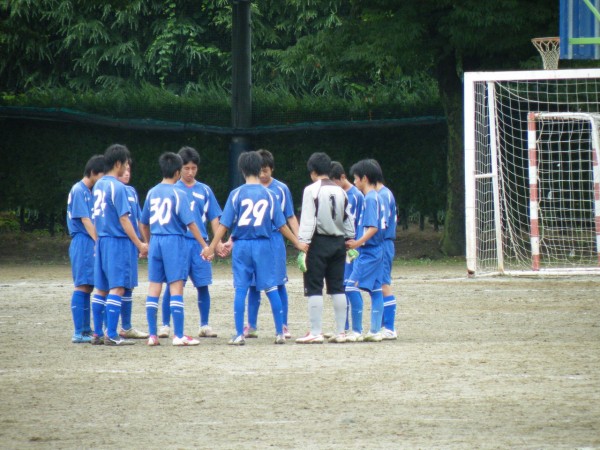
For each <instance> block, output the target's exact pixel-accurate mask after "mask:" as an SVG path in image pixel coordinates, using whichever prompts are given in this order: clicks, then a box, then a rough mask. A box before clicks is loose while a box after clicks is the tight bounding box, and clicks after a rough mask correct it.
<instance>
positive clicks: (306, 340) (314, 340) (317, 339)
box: [296, 332, 325, 344]
mask: <svg viewBox="0 0 600 450" xmlns="http://www.w3.org/2000/svg"><path fill="white" fill-rule="evenodd" d="M324 341H325V339H323V335H322V334H319V335H317V336H315V335H314V334H310V332H308V333H306V335H305V336H303V337H301V338H298V339H296V344H322V343H323V342H324Z"/></svg>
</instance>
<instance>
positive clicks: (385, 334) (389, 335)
mask: <svg viewBox="0 0 600 450" xmlns="http://www.w3.org/2000/svg"><path fill="white" fill-rule="evenodd" d="M381 337H382V338H383V340H384V341H393V340H395V339H398V333H396V332H395V331H394V330H388V329H387V328H382V329H381Z"/></svg>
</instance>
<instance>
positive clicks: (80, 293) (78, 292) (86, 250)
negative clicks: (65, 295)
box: [69, 233, 94, 344]
mask: <svg viewBox="0 0 600 450" xmlns="http://www.w3.org/2000/svg"><path fill="white" fill-rule="evenodd" d="M69 257H70V260H71V271H72V274H73V285H74V286H75V288H74V289H73V293H72V295H71V317H72V319H73V329H74V332H73V336H72V338H71V342H73V343H77V344H79V343H86V342H91V340H92V337H91V333H90V332H91V328H90V316H89V314H90V310H89V307H90V293H91V292H92V290H93V284H94V240H93V239H92V238H90V237H89V236H86V235H83V234H81V233H79V234H77V235H76V236H75V237H74V238H73V239H72V240H71V244H70V245H69ZM86 304H87V309H86ZM86 313H87V320H86Z"/></svg>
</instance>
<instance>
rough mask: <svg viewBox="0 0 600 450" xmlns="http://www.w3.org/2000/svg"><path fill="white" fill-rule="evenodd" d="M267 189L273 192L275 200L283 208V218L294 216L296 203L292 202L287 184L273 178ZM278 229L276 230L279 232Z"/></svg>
mask: <svg viewBox="0 0 600 450" xmlns="http://www.w3.org/2000/svg"><path fill="white" fill-rule="evenodd" d="M267 189H268V190H270V191H271V193H272V194H273V196H274V197H275V200H276V201H277V203H279V205H280V206H281V211H282V212H283V217H285V218H286V219H288V218H289V217H292V216H293V215H294V202H293V200H292V193H291V192H290V189H289V188H288V187H287V185H286V184H285V183H282V182H281V181H279V180H277V179H275V178H273V179H271V184H269V186H267ZM277 229H278V228H275V230H277Z"/></svg>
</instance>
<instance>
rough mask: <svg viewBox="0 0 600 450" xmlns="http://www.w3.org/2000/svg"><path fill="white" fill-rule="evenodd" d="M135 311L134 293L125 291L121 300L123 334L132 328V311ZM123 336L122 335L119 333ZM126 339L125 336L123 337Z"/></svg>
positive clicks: (129, 290) (128, 290)
mask: <svg viewBox="0 0 600 450" xmlns="http://www.w3.org/2000/svg"><path fill="white" fill-rule="evenodd" d="M132 309H133V291H132V290H131V289H125V291H124V292H123V298H122V299H121V332H124V331H125V330H129V329H130V328H131V311H132ZM119 334H122V333H119ZM123 337H124V336H123Z"/></svg>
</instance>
